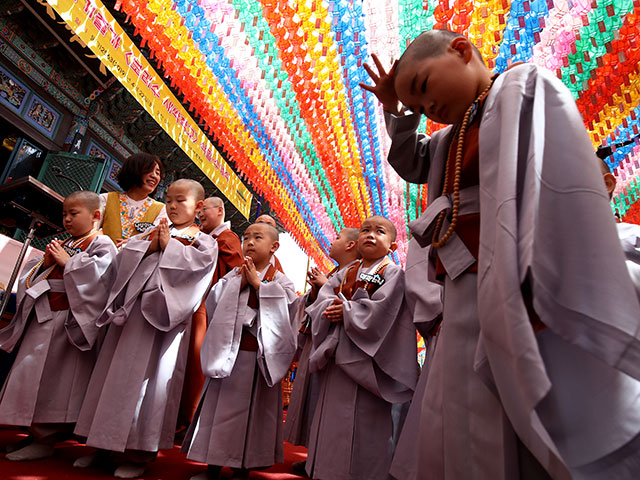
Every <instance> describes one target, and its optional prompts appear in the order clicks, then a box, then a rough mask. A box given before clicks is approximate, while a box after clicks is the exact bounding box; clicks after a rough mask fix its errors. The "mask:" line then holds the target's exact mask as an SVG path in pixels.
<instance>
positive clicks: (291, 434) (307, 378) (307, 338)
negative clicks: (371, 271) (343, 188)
mask: <svg viewBox="0 0 640 480" xmlns="http://www.w3.org/2000/svg"><path fill="white" fill-rule="evenodd" d="M359 233H360V232H359V230H358V229H357V228H343V229H342V230H340V232H339V233H338V236H337V237H336V239H335V240H334V241H333V243H332V244H331V248H330V249H329V256H330V257H331V258H332V259H334V260H335V261H336V262H337V263H338V265H337V266H336V267H335V268H334V269H333V270H332V271H331V272H330V273H329V274H328V275H327V276H325V275H323V274H322V273H321V272H320V270H318V269H317V268H313V269H311V271H310V272H308V274H307V277H308V279H309V283H310V284H311V290H310V291H309V292H308V293H306V294H305V295H302V296H301V297H299V298H298V299H297V302H298V304H299V307H298V308H297V309H296V314H297V319H300V320H297V321H296V324H298V325H300V331H299V333H298V352H299V353H300V357H299V359H298V369H297V370H296V378H295V381H294V382H293V392H291V400H290V401H289V408H288V409H287V419H286V422H285V424H284V439H285V440H286V441H288V442H290V443H292V444H294V445H304V446H305V447H308V446H309V427H310V426H311V420H313V412H314V410H315V405H316V402H317V396H318V395H317V394H318V389H317V379H316V378H315V377H316V375H313V374H310V372H309V353H310V352H311V322H310V319H309V316H308V315H306V313H305V312H304V308H305V307H307V306H309V305H311V304H312V303H313V302H315V300H316V298H317V297H318V292H319V291H320V289H321V288H322V287H323V286H324V285H325V284H326V283H327V280H328V278H332V277H333V276H334V275H335V274H336V273H338V272H339V271H341V270H343V269H344V268H346V267H348V266H349V265H351V264H352V263H353V262H355V261H357V260H358V259H359V258H360V253H358V248H357V242H358V235H359ZM294 469H296V470H300V469H301V470H303V471H304V462H300V463H299V464H298V463H294Z"/></svg>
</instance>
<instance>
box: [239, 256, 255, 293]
mask: <svg viewBox="0 0 640 480" xmlns="http://www.w3.org/2000/svg"><path fill="white" fill-rule="evenodd" d="M240 275H242V280H241V282H240V290H242V289H243V288H244V287H246V286H247V285H251V286H252V287H253V288H254V289H255V290H256V291H257V290H259V289H260V277H259V276H258V270H257V269H256V266H255V264H254V263H253V259H252V258H251V257H244V260H243V262H242V266H241V267H240Z"/></svg>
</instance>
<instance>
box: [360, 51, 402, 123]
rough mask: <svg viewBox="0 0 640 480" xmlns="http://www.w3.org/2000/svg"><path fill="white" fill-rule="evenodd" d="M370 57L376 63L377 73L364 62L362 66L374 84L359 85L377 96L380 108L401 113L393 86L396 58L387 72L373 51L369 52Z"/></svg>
mask: <svg viewBox="0 0 640 480" xmlns="http://www.w3.org/2000/svg"><path fill="white" fill-rule="evenodd" d="M371 58H373V61H374V62H375V64H376V68H377V69H378V73H377V74H376V73H375V72H374V71H373V70H372V69H371V67H370V66H369V65H367V64H366V63H365V64H364V65H363V66H364V69H365V70H366V71H367V73H368V74H369V76H370V77H371V80H373V83H374V85H373V86H372V85H367V84H366V83H361V84H360V86H361V87H362V88H364V89H365V90H367V91H369V92H371V93H373V94H374V95H375V96H376V97H377V98H378V100H379V101H380V103H382V108H384V109H385V110H386V111H387V112H391V113H393V114H395V115H402V110H401V109H400V106H399V104H400V102H399V101H398V95H396V90H395V88H394V86H393V82H394V74H395V70H396V65H397V64H398V61H397V60H396V61H395V62H393V65H392V66H391V68H390V69H389V71H388V72H387V71H385V69H384V67H383V66H382V63H380V60H379V59H378V56H377V55H376V54H375V53H373V54H371Z"/></svg>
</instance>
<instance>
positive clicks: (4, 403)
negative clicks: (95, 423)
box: [0, 191, 116, 460]
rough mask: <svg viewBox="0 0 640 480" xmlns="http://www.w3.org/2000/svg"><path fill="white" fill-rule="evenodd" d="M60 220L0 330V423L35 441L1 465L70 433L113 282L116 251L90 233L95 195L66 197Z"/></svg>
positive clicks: (43, 452)
mask: <svg viewBox="0 0 640 480" xmlns="http://www.w3.org/2000/svg"><path fill="white" fill-rule="evenodd" d="M62 215H63V223H64V228H65V230H66V231H67V233H68V234H69V235H70V237H69V238H68V239H66V240H64V241H60V240H57V239H56V240H53V241H52V242H51V243H50V244H49V245H47V248H46V252H45V254H44V257H41V258H36V259H33V260H32V261H31V262H29V263H27V265H26V266H25V269H24V272H23V276H22V278H21V279H20V283H19V285H18V309H17V312H16V314H15V316H14V318H13V320H12V322H11V323H10V324H9V325H8V326H7V327H6V328H4V329H3V330H2V331H0V348H2V349H3V350H6V351H8V352H10V351H12V350H13V349H14V348H15V347H16V346H18V354H17V358H16V361H15V362H14V364H13V367H12V368H11V371H10V372H9V376H8V378H7V381H6V384H5V386H4V389H3V390H2V393H0V424H4V425H20V426H26V427H29V429H30V430H31V433H32V434H33V436H34V438H35V440H34V442H33V443H32V444H31V445H28V446H26V447H24V448H22V449H20V450H17V451H14V452H12V453H10V454H8V455H7V456H6V458H7V459H8V460H36V459H39V458H44V457H48V456H50V455H52V454H53V447H54V443H55V442H56V441H57V440H61V439H63V438H64V436H65V434H66V436H67V437H69V436H70V435H71V433H72V432H73V424H74V423H75V422H76V420H77V418H78V413H79V411H80V405H81V403H82V399H83V398H84V394H85V391H86V389H87V385H88V383H89V377H90V376H91V370H92V369H93V365H94V363H95V360H96V351H95V349H93V347H94V345H95V343H96V341H97V339H98V336H99V332H98V327H97V326H96V320H97V318H98V317H99V316H100V315H101V314H102V312H103V311H104V309H105V308H106V306H107V298H108V292H109V290H110V289H111V284H112V282H113V280H114V277H115V275H114V274H115V261H114V260H115V257H116V248H115V246H114V244H113V242H112V241H111V240H110V239H109V237H106V236H104V235H100V234H99V232H98V231H97V230H96V226H97V224H98V222H99V221H100V199H99V198H98V195H97V194H96V193H94V192H88V191H77V192H74V193H72V194H70V195H69V196H68V197H67V198H66V199H65V200H64V204H63V207H62Z"/></svg>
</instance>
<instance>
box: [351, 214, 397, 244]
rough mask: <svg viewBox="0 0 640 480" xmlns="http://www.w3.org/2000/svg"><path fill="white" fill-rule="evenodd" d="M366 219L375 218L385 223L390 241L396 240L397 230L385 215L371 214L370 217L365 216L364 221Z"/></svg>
mask: <svg viewBox="0 0 640 480" xmlns="http://www.w3.org/2000/svg"><path fill="white" fill-rule="evenodd" d="M367 220H377V221H379V222H382V223H384V224H385V225H387V227H388V228H389V237H390V238H391V241H392V242H395V241H396V237H397V236H398V231H397V230H396V226H395V225H394V224H393V223H392V222H391V220H389V219H388V218H387V217H384V216H382V215H372V216H371V217H369V218H367V219H366V220H365V221H367ZM358 232H359V231H358Z"/></svg>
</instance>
